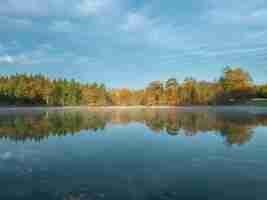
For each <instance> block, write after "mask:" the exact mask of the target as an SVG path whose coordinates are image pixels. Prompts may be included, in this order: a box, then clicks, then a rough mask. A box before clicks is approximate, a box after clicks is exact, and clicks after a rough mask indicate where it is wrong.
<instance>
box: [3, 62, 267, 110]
mask: <svg viewBox="0 0 267 200" xmlns="http://www.w3.org/2000/svg"><path fill="white" fill-rule="evenodd" d="M256 97H257V98H267V84H266V85H255V84H254V82H253V80H252V78H251V76H250V75H249V73H247V72H245V71H244V70H242V69H241V68H230V67H227V68H225V69H224V71H223V75H222V76H221V78H220V79H219V80H218V81H213V82H207V81H197V80H195V79H193V78H186V79H185V80H184V81H183V82H181V83H178V82H177V80H176V79H174V78H171V79H169V80H167V81H166V82H160V81H153V82H151V83H150V84H149V85H148V86H147V87H146V88H145V89H142V90H130V89H127V88H124V89H112V90H108V89H107V88H106V86H105V85H103V84H97V83H93V84H82V83H79V82H77V81H75V80H65V79H63V80H62V79H57V80H50V79H48V78H46V77H45V76H42V75H26V74H17V75H13V76H1V77H0V102H1V104H2V105H47V106H110V105H116V106H130V105H148V106H158V105H171V106H178V105H217V104H229V103H238V102H246V101H248V100H249V99H251V98H256Z"/></svg>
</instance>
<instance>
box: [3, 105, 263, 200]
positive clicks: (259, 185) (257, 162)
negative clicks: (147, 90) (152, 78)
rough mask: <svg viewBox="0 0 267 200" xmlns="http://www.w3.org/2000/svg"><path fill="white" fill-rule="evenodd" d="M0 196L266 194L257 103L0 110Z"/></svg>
mask: <svg viewBox="0 0 267 200" xmlns="http://www.w3.org/2000/svg"><path fill="white" fill-rule="evenodd" d="M0 177H1V178H0V199H1V200H105V199H108V200H132V199H133V200H172V199H175V200H176V199H182V200H191V199H211V200H214V199H216V200H226V199H227V200H231V199H234V200H237V199H242V200H251V199H255V200H266V199H267V189H266V187H267V108H256V107H247V108H246V107H228V108H227V107H220V108H208V107H205V108H198V107H195V108H169V109H166V108H164V109H163V108H161V109H159V108H158V109H152V108H150V109H148V108H146V109H145V108H138V109H96V110H86V109H1V110H0Z"/></svg>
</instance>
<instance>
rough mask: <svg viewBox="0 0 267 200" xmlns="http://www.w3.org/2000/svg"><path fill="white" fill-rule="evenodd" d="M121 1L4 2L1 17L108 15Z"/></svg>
mask: <svg viewBox="0 0 267 200" xmlns="http://www.w3.org/2000/svg"><path fill="white" fill-rule="evenodd" d="M118 1H120V0H45V1H44V0H27V3H25V2H24V1H18V0H4V1H1V2H0V15H4V16H5V15H9V16H61V17H64V16H73V17H77V16H89V15H96V14H102V13H106V12H107V11H110V10H111V9H112V8H115V7H116V6H117V5H118V4H117V2H118Z"/></svg>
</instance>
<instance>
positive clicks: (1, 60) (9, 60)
mask: <svg viewBox="0 0 267 200" xmlns="http://www.w3.org/2000/svg"><path fill="white" fill-rule="evenodd" d="M13 63H15V61H14V58H13V57H12V56H9V55H4V56H0V64H13Z"/></svg>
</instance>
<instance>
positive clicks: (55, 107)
mask: <svg viewBox="0 0 267 200" xmlns="http://www.w3.org/2000/svg"><path fill="white" fill-rule="evenodd" d="M223 107H225V108H231V107H264V106H258V105H250V104H243V105H188V106H0V110H17V109H19V110H24V109H32V110H39V109H53V110H63V109H64V110H65V109H88V110H90V109H176V108H223Z"/></svg>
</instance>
